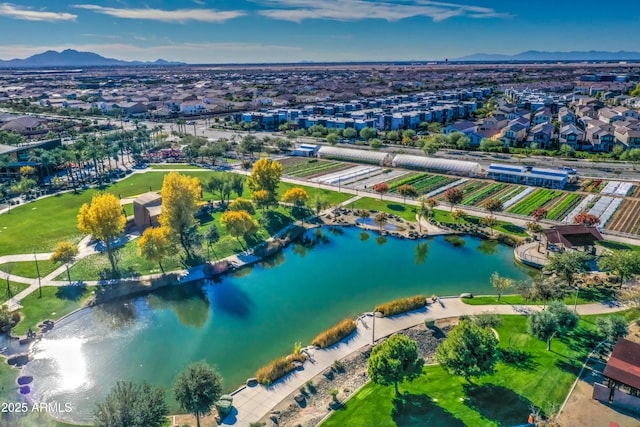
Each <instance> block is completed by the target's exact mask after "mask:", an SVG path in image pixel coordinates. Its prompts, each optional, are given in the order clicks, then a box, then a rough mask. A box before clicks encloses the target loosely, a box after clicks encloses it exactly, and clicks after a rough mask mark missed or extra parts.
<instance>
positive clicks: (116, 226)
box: [78, 193, 127, 274]
mask: <svg viewBox="0 0 640 427" xmlns="http://www.w3.org/2000/svg"><path fill="white" fill-rule="evenodd" d="M126 222H127V218H126V217H125V216H124V214H123V213H122V206H120V201H119V200H118V198H117V197H116V196H114V195H113V194H111V193H100V194H96V195H95V196H93V198H92V199H91V204H89V205H88V204H86V203H85V204H84V205H82V207H81V208H80V213H79V214H78V229H80V231H82V232H83V233H87V234H91V235H92V236H93V237H94V239H97V240H102V241H103V242H104V244H105V246H106V247H107V256H108V257H109V262H110V263H111V269H112V271H113V273H114V274H115V273H116V272H117V270H116V260H115V258H114V256H113V248H112V247H111V240H112V239H113V238H115V237H118V236H119V235H121V234H122V232H123V231H124V226H125V224H126Z"/></svg>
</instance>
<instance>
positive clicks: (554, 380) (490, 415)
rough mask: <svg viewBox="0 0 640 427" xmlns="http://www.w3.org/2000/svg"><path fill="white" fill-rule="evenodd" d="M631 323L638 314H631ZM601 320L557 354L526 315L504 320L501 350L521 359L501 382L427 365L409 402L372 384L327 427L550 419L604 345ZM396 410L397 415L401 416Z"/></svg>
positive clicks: (560, 342)
mask: <svg viewBox="0 0 640 427" xmlns="http://www.w3.org/2000/svg"><path fill="white" fill-rule="evenodd" d="M625 315H626V317H627V318H628V319H632V318H637V316H638V311H637V310H634V311H627V312H626V313H625ZM594 317H597V316H589V317H586V316H585V318H583V319H581V320H580V324H579V326H578V328H577V329H576V330H575V331H574V332H573V333H572V334H571V335H570V336H569V337H567V338H562V339H554V340H553V342H552V345H551V351H547V350H546V344H545V343H543V342H541V341H539V340H537V339H535V338H533V337H531V336H530V335H529V334H527V332H526V329H527V327H526V322H527V318H526V317H525V316H501V319H502V325H501V326H500V327H498V328H497V331H498V334H499V336H500V348H501V349H503V351H505V352H509V353H511V354H516V353H518V354H519V355H520V358H519V359H518V360H519V362H518V363H513V362H511V363H505V362H499V363H498V365H497V368H496V372H495V374H493V375H490V376H486V377H482V378H480V379H477V380H475V381H474V383H475V384H473V385H471V384H468V383H466V381H465V380H464V379H462V378H461V377H455V376H451V375H449V374H447V373H446V372H445V371H444V370H443V369H442V368H440V367H439V366H437V365H434V366H427V367H425V369H424V373H423V375H422V376H421V377H419V378H418V379H417V380H415V381H413V382H410V383H403V384H401V386H400V391H401V392H402V393H403V396H402V402H400V401H396V402H395V403H394V396H393V386H386V387H384V386H379V385H375V384H373V383H369V384H367V385H366V386H365V387H364V388H363V389H362V390H360V391H359V392H358V393H357V394H356V395H355V396H354V397H353V398H352V399H351V400H349V401H348V402H347V403H346V405H345V408H344V409H342V410H338V411H336V412H335V413H334V414H333V415H332V416H331V417H330V418H329V419H328V420H327V421H326V422H325V423H323V424H322V426H323V427H338V426H345V425H348V426H352V427H359V426H363V427H364V426H372V425H375V426H376V427H387V426H389V427H392V426H416V427H417V426H423V425H434V426H435V425H437V426H465V425H468V426H499V425H518V424H524V423H526V421H527V417H528V415H529V412H530V404H533V405H535V406H536V407H539V408H542V411H543V412H548V411H550V410H552V409H553V408H554V407H557V406H559V405H560V404H561V403H562V402H563V400H564V398H565V397H566V395H567V393H568V391H569V389H570V388H571V385H572V384H573V382H574V380H575V378H576V375H577V373H578V372H579V370H580V366H581V365H582V363H583V362H584V359H585V357H586V356H587V354H588V353H589V351H590V350H591V349H592V348H593V346H594V345H595V343H596V342H597V337H596V335H595V334H594V330H595V329H594V328H595V326H594ZM394 406H396V408H397V410H396V411H394Z"/></svg>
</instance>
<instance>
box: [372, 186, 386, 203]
mask: <svg viewBox="0 0 640 427" xmlns="http://www.w3.org/2000/svg"><path fill="white" fill-rule="evenodd" d="M373 191H375V192H376V193H378V194H380V200H382V195H383V194H385V193H388V192H389V184H387V183H386V182H380V183H378V184H376V185H374V186H373Z"/></svg>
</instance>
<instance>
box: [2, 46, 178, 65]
mask: <svg viewBox="0 0 640 427" xmlns="http://www.w3.org/2000/svg"><path fill="white" fill-rule="evenodd" d="M153 64H156V65H184V63H181V62H170V61H166V60H164V59H158V60H156V61H155V62H141V61H123V60H120V59H114V58H105V57H104V56H101V55H99V54H97V53H94V52H81V51H78V50H75V49H64V50H63V51H61V52H57V51H55V50H47V51H45V52H42V53H38V54H35V55H32V56H30V57H28V58H25V59H12V60H9V61H3V60H0V68H33V67H96V66H127V65H153Z"/></svg>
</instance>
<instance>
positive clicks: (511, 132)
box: [500, 123, 527, 147]
mask: <svg viewBox="0 0 640 427" xmlns="http://www.w3.org/2000/svg"><path fill="white" fill-rule="evenodd" d="M526 137H527V128H526V127H524V126H523V125H522V124H520V123H513V124H511V125H509V126H507V127H506V128H505V129H504V132H503V135H502V137H501V138H500V139H501V140H502V142H504V144H505V145H507V146H509V147H515V146H517V145H519V143H520V142H522V141H524V140H525V139H526Z"/></svg>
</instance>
